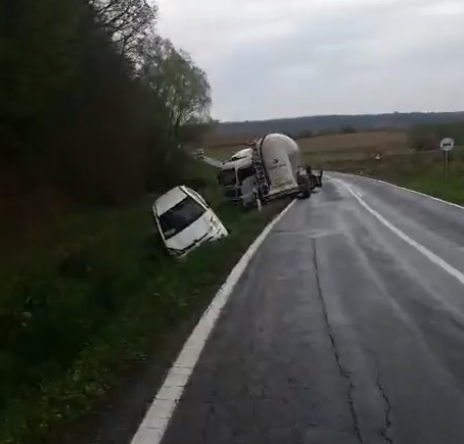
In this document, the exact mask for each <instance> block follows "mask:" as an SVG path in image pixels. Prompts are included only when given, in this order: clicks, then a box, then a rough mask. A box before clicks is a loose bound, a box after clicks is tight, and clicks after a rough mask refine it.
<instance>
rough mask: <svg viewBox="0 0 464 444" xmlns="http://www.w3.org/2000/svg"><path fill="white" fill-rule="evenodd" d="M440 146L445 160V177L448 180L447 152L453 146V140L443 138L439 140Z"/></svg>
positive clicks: (448, 152)
mask: <svg viewBox="0 0 464 444" xmlns="http://www.w3.org/2000/svg"><path fill="white" fill-rule="evenodd" d="M440 148H441V150H442V151H443V155H444V161H445V179H446V180H448V169H449V154H450V152H451V151H452V150H453V148H454V140H453V139H451V138H450V137H447V138H445V139H443V140H442V141H441V142H440Z"/></svg>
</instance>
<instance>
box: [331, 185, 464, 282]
mask: <svg viewBox="0 0 464 444" xmlns="http://www.w3.org/2000/svg"><path fill="white" fill-rule="evenodd" d="M336 180H337V181H338V182H339V183H340V185H342V186H343V187H344V188H345V189H346V190H347V191H348V192H349V193H350V194H351V195H352V196H353V197H354V198H355V199H356V200H357V201H358V202H359V204H360V205H361V206H362V207H363V208H364V209H366V210H367V211H368V212H369V213H370V214H372V215H373V216H374V217H375V218H376V219H377V220H379V222H381V223H382V224H383V225H384V226H385V227H387V228H388V229H389V230H391V231H392V232H393V233H395V234H396V235H397V236H398V237H399V238H400V239H402V240H403V241H405V242H406V243H407V244H409V245H410V246H411V247H414V248H415V249H416V250H417V251H419V252H420V253H422V254H423V255H424V256H425V257H426V258H427V259H429V260H430V261H431V262H432V263H434V264H435V265H438V266H439V267H440V268H441V269H443V270H444V271H446V272H447V273H448V274H450V275H451V276H453V277H454V278H456V279H457V280H458V281H459V282H460V283H461V284H463V285H464V274H463V273H462V272H460V271H459V270H458V269H457V268H454V267H453V266H452V265H451V264H449V263H448V262H446V261H445V260H444V259H442V258H441V257H440V256H438V255H436V254H435V253H434V252H432V251H430V250H429V249H428V248H426V247H424V246H423V245H421V244H420V243H418V242H416V241H415V240H414V239H412V238H411V237H409V236H408V235H407V234H406V233H404V232H403V231H401V230H400V229H399V228H397V227H395V226H394V225H393V224H392V223H390V222H389V221H388V220H387V219H385V218H384V217H383V216H382V215H381V214H380V213H378V212H377V211H375V210H374V209H373V208H372V207H371V206H370V205H368V204H367V203H366V201H365V200H364V199H363V198H362V197H359V196H358V195H357V194H356V192H355V191H353V190H352V189H351V187H350V186H349V185H347V184H346V183H344V182H343V180H340V179H336Z"/></svg>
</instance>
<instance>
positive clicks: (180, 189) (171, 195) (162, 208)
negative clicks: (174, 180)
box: [153, 185, 189, 214]
mask: <svg viewBox="0 0 464 444" xmlns="http://www.w3.org/2000/svg"><path fill="white" fill-rule="evenodd" d="M188 191H189V190H188V188H187V187H186V186H184V185H179V186H177V187H174V188H172V189H171V190H169V191H168V192H166V193H164V194H163V195H162V196H160V197H158V199H156V201H155V203H154V204H153V207H154V208H155V212H156V213H157V214H164V213H166V211H169V210H170V209H171V208H173V207H175V206H176V205H177V204H178V203H179V202H181V201H182V200H184V199H185V198H186V197H187V196H189V193H188Z"/></svg>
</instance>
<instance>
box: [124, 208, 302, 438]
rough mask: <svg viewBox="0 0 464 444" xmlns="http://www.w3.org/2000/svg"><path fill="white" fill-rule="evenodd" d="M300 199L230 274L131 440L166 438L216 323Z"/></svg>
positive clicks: (264, 231) (270, 225)
mask: <svg viewBox="0 0 464 444" xmlns="http://www.w3.org/2000/svg"><path fill="white" fill-rule="evenodd" d="M295 202H296V201H293V202H291V203H290V204H289V205H288V206H287V207H286V208H285V209H284V210H283V211H282V212H281V213H280V214H279V215H278V216H277V217H276V218H275V219H274V220H273V221H272V222H270V223H269V225H268V226H267V227H266V228H265V229H264V230H263V232H262V233H261V234H260V235H259V236H258V237H257V238H256V239H255V241H254V242H253V243H252V244H251V246H250V247H249V248H248V250H247V251H246V253H245V254H244V255H243V256H242V258H241V259H240V260H239V262H238V263H237V264H236V265H235V267H234V268H233V270H232V271H231V273H230V274H229V277H228V278H227V280H226V281H225V283H224V284H223V286H222V287H221V288H220V290H219V291H218V293H217V294H216V296H215V297H214V299H213V301H212V302H211V304H210V305H209V307H208V308H207V309H206V311H205V312H204V313H203V316H202V317H201V319H200V321H199V322H198V324H197V326H196V327H195V329H194V330H193V332H192V334H191V335H190V338H189V339H188V340H187V342H186V343H185V345H184V348H183V349H182V351H181V352H180V354H179V356H178V357H177V360H176V361H175V363H174V364H173V366H172V367H171V369H170V370H169V372H168V374H167V376H166V379H165V381H164V384H163V386H162V387H161V389H160V390H159V391H158V394H157V395H156V398H155V400H154V401H153V403H152V405H151V406H150V408H149V409H148V411H147V413H146V415H145V418H144V420H143V421H142V423H141V425H140V426H139V429H138V430H137V432H136V434H135V435H134V437H133V439H132V442H131V444H159V443H160V442H161V440H162V439H163V436H164V433H165V432H166V429H167V427H168V424H169V421H170V419H171V418H172V416H173V414H174V410H175V408H176V405H177V403H178V401H179V399H180V397H181V396H182V393H183V391H184V387H185V386H186V385H187V382H188V380H189V378H190V375H191V374H192V371H193V369H194V367H195V364H196V363H197V361H198V358H199V357H200V353H201V351H202V350H203V347H204V345H205V343H206V340H207V339H208V337H209V335H210V333H211V331H212V329H213V327H214V324H215V323H216V321H217V319H218V318H219V315H220V314H221V311H222V309H223V308H224V306H225V305H226V303H227V301H228V300H229V297H230V295H231V293H232V290H233V289H234V287H235V285H236V284H237V282H238V280H239V279H240V277H241V275H242V274H243V272H244V271H245V269H246V267H247V266H248V264H249V262H250V260H251V259H252V257H253V256H254V254H255V253H256V251H257V250H258V248H259V247H260V245H261V244H262V243H263V241H264V240H265V239H266V237H267V235H268V234H269V233H270V232H271V230H272V228H274V226H275V225H276V224H277V223H278V222H279V221H280V220H281V219H282V217H283V216H284V215H285V214H286V213H287V211H288V210H290V208H291V207H292V206H293V204H294V203H295Z"/></svg>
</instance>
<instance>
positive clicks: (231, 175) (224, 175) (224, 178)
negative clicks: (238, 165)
mask: <svg viewBox="0 0 464 444" xmlns="http://www.w3.org/2000/svg"><path fill="white" fill-rule="evenodd" d="M221 182H222V184H223V185H226V186H227V185H235V184H236V183H237V177H236V174H235V169H233V168H230V169H228V170H222V171H221Z"/></svg>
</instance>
